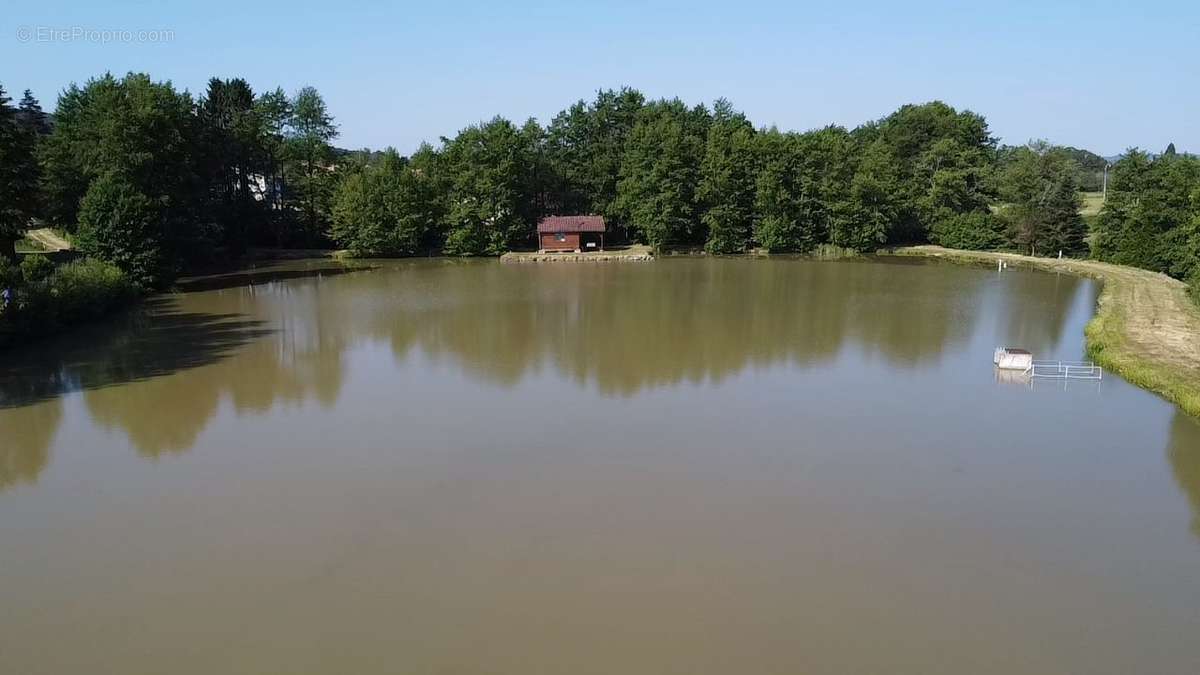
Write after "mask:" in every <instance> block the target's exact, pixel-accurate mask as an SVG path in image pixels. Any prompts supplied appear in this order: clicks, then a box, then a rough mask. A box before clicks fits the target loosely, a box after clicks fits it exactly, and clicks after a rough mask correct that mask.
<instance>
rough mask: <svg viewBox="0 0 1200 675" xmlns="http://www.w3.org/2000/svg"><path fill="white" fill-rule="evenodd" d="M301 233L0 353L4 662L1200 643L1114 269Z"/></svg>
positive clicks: (1069, 649) (976, 665)
mask: <svg viewBox="0 0 1200 675" xmlns="http://www.w3.org/2000/svg"><path fill="white" fill-rule="evenodd" d="M372 265H373V267H372V268H371V269H368V270H364V271H355V272H352V273H347V274H338V273H337V272H338V271H339V270H337V269H334V268H331V267H330V265H329V264H328V263H313V262H301V263H288V264H286V265H280V266H278V267H273V268H266V269H261V270H257V271H255V272H253V273H250V274H239V275H228V276H226V277H223V278H217V279H208V280H204V281H202V282H197V283H195V284H193V285H191V286H189V288H192V289H193V290H191V291H189V292H186V293H181V294H177V295H173V296H165V297H162V298H157V299H154V300H152V301H151V302H149V303H147V305H146V306H145V307H143V308H141V309H139V310H138V311H135V312H131V313H129V314H128V315H126V316H123V317H120V318H118V319H115V320H113V321H109V322H106V323H105V324H102V325H97V326H93V327H90V328H88V329H86V330H80V331H76V332H75V333H74V334H73V335H71V336H68V337H66V338H63V339H59V340H54V341H49V342H48V343H46V344H44V345H42V346H41V347H40V348H39V349H34V350H24V351H19V352H7V353H4V354H3V355H0V358H3V361H2V362H0V672H3V673H14V674H16V673H20V674H21V675H32V674H41V673H47V674H48V673H54V674H60V673H75V672H78V673H89V675H96V674H98V673H113V674H121V675H134V674H139V673H147V674H149V673H155V674H158V673H177V674H191V673H197V674H199V673H204V674H211V673H246V674H251V673H253V674H256V675H258V674H264V673H430V674H434V673H489V674H496V673H500V674H509V673H511V674H518V673H519V674H530V673H547V674H549V673H572V674H589V673H596V674H600V673H624V674H640V673H646V674H650V673H653V674H662V673H691V674H706V673H714V674H716V673H720V674H727V673H913V674H918V673H920V674H937V673H945V674H955V675H958V674H961V673H975V674H979V673H997V674H1000V673H1003V674H1005V675H1012V674H1013V673H1114V674H1116V673H1122V674H1123V673H1165V674H1173V673H1179V674H1190V673H1196V672H1200V425H1197V424H1196V423H1195V422H1194V421H1193V420H1192V419H1191V418H1188V417H1186V416H1184V415H1182V414H1181V413H1179V412H1177V411H1176V409H1175V408H1174V407H1173V406H1171V405H1169V404H1167V403H1165V402H1164V401H1162V400H1161V399H1159V398H1157V397H1155V396H1154V395H1152V394H1149V393H1147V392H1144V391H1141V390H1139V389H1136V388H1134V387H1132V386H1130V385H1129V384H1127V383H1125V382H1123V381H1122V380H1120V379H1119V378H1117V377H1112V376H1108V375H1106V377H1105V379H1104V380H1103V381H1102V382H1101V383H1099V384H1096V383H1094V382H1072V383H1069V384H1066V385H1064V384H1063V383H1060V382H1039V383H1035V384H1034V385H1033V386H1030V385H1029V384H1026V383H1022V382H1016V383H1009V382H998V381H997V380H996V378H995V376H994V374H993V371H992V364H991V355H992V348H993V347H995V346H997V345H1014V346H1023V347H1026V348H1029V349H1031V350H1032V351H1033V352H1034V353H1035V354H1036V355H1037V356H1038V358H1061V359H1075V358H1081V357H1082V353H1083V327H1084V324H1085V323H1086V321H1087V319H1088V318H1089V317H1090V315H1091V314H1092V312H1093V308H1094V304H1095V300H1096V297H1097V293H1098V290H1099V288H1098V286H1097V285H1096V284H1095V283H1094V282H1091V281H1087V280H1082V279H1078V278H1075V277H1070V276H1060V275H1055V274H1050V273H1043V272H1032V271H1009V272H1005V273H1003V274H998V273H997V272H996V271H994V270H989V269H985V268H974V267H961V266H954V265H947V264H938V263H931V262H925V261H899V260H878V261H855V262H845V261H843V262H810V261H799V260H702V259H681V260H659V261H656V262H652V263H644V264H611V265H582V264H581V265H558V266H556V265H512V266H506V265H501V264H499V263H497V262H495V261H490V260H488V261H465V262H460V261H445V260H432V261H430V260H422V261H398V262H379V263H373V264H372Z"/></svg>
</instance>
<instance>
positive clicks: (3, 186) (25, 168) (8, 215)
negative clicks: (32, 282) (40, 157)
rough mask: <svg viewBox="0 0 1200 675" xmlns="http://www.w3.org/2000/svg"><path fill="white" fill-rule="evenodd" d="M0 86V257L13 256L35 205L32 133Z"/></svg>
mask: <svg viewBox="0 0 1200 675" xmlns="http://www.w3.org/2000/svg"><path fill="white" fill-rule="evenodd" d="M11 101H12V99H10V98H9V97H7V96H6V95H5V93H4V87H2V86H0V259H8V260H16V257H17V253H16V241H17V239H18V238H20V235H21V232H23V231H24V230H25V228H26V226H27V225H28V224H29V219H30V218H32V217H33V216H34V211H35V209H36V206H37V200H36V197H35V196H36V194H37V175H38V174H37V163H36V161H35V159H34V143H35V136H34V133H33V132H32V131H31V129H30V128H29V127H27V126H26V125H24V124H22V123H21V121H20V118H19V117H18V110H17V109H14V108H13V107H12V106H11V105H9V103H10V102H11Z"/></svg>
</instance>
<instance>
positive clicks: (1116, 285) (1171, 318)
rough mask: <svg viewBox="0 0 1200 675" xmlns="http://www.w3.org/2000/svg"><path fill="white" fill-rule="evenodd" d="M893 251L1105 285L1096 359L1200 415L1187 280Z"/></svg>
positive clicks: (1195, 325) (963, 254) (1019, 259)
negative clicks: (1077, 277)
mask: <svg viewBox="0 0 1200 675" xmlns="http://www.w3.org/2000/svg"><path fill="white" fill-rule="evenodd" d="M893 253H895V254H896V255H910V256H923V257H931V258H940V259H943V260H949V261H951V262H961V263H971V264H986V265H989V266H994V265H995V264H996V261H997V260H1005V261H1007V262H1008V263H1009V265H1012V266H1025V267H1033V268H1038V269H1046V270H1052V271H1057V272H1068V273H1070V274H1078V275H1081V276H1086V277H1091V278H1093V279H1098V280H1100V281H1102V282H1103V283H1104V288H1103V290H1102V291H1101V293H1100V301H1099V306H1098V307H1097V309H1096V316H1095V317H1093V318H1092V320H1091V321H1090V322H1089V323H1088V325H1087V328H1086V330H1085V332H1086V335H1087V350H1088V354H1089V356H1090V357H1091V358H1092V359H1093V360H1095V361H1096V363H1098V364H1100V365H1102V366H1104V367H1105V368H1107V369H1109V370H1111V371H1113V372H1116V373H1118V374H1119V375H1121V377H1124V378H1125V379H1126V380H1128V381H1130V382H1132V383H1134V384H1136V385H1138V386H1139V387H1142V388H1144V389H1148V390H1150V391H1153V392H1155V393H1158V394H1160V395H1162V396H1163V397H1164V398H1166V399H1167V400H1169V401H1172V402H1173V403H1175V404H1177V405H1178V406H1179V407H1180V408H1182V409H1183V410H1184V411H1186V412H1187V413H1188V414H1190V415H1193V416H1196V417H1200V308H1198V307H1197V306H1196V304H1195V303H1194V302H1193V301H1192V299H1191V298H1190V297H1189V296H1188V293H1187V286H1186V285H1185V284H1184V283H1183V282H1181V281H1178V280H1176V279H1172V278H1170V277H1168V276H1166V275H1163V274H1158V273H1155V272H1149V271H1146V270H1141V269H1136V268H1133V267H1124V266H1121V265H1110V264H1108V263H1101V262H1095V261H1091V260H1071V259H1064V260H1058V259H1055V258H1034V257H1031V256H1025V255H1016V254H1011V253H988V252H981V251H956V250H952V249H946V248H941V247H938V246H913V247H907V248H900V249H896V250H895V251H893Z"/></svg>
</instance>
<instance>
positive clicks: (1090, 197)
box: [1079, 192, 1104, 218]
mask: <svg viewBox="0 0 1200 675" xmlns="http://www.w3.org/2000/svg"><path fill="white" fill-rule="evenodd" d="M1079 196H1080V197H1081V198H1083V206H1081V207H1080V209H1079V214H1080V215H1081V216H1083V217H1084V218H1090V217H1092V216H1097V215H1100V209H1101V208H1103V207H1104V193H1103V192H1080V193H1079Z"/></svg>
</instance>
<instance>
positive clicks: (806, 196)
mask: <svg viewBox="0 0 1200 675" xmlns="http://www.w3.org/2000/svg"><path fill="white" fill-rule="evenodd" d="M1080 153H1082V151H1078V150H1075V149H1072V148H1055V147H1051V146H1049V145H1047V144H1045V143H1034V144H1031V145H1029V146H1024V147H1019V148H1009V147H998V144H997V141H996V139H995V138H994V137H993V136H992V135H991V133H990V132H989V130H988V126H987V122H986V121H985V120H984V118H983V117H981V116H979V115H977V114H975V113H972V112H969V111H958V110H955V109H954V108H952V107H950V106H948V105H946V104H944V103H941V102H932V103H927V104H923V105H908V106H904V107H902V108H901V109H899V110H897V111H896V112H895V113H893V114H891V115H889V116H888V117H885V118H883V119H881V120H878V121H875V122H870V123H868V124H865V125H862V126H860V127H858V128H855V129H853V130H847V129H845V128H843V127H839V126H829V127H825V128H823V129H817V130H813V131H806V132H784V131H780V130H778V129H775V128H769V129H758V128H755V126H754V125H753V124H752V123H751V122H750V120H748V119H747V118H746V116H745V115H743V114H742V113H740V112H738V111H737V110H735V109H734V107H733V106H732V105H731V104H730V103H729V102H728V101H726V100H724V99H719V100H718V101H717V102H716V103H715V104H714V105H713V106H712V108H711V109H709V108H707V107H705V106H702V105H701V106H692V107H689V106H687V105H685V104H684V103H683V102H682V101H679V100H678V99H671V100H657V101H647V100H646V99H645V97H644V96H643V95H642V94H641V93H639V92H637V91H635V90H631V89H622V90H620V91H601V92H599V93H598V94H597V96H596V98H595V100H594V101H591V102H585V101H579V102H577V103H575V104H574V105H572V106H571V107H570V108H568V109H567V110H564V111H563V112H561V113H559V114H558V115H556V116H555V117H554V119H553V120H551V122H550V123H549V124H548V125H547V126H545V127H542V126H541V125H539V124H538V123H537V121H536V120H529V121H527V122H525V123H524V124H523V125H521V126H517V125H516V124H513V123H512V122H510V121H508V120H505V119H502V118H495V119H492V120H491V121H488V122H483V123H480V124H476V125H472V126H470V127H468V128H466V129H464V130H463V131H461V132H460V133H459V134H458V135H457V136H455V137H454V138H443V139H441V144H440V146H438V147H433V146H430V145H424V146H422V147H421V148H420V149H419V150H418V151H417V152H416V153H414V154H413V156H412V157H410V158H404V157H401V156H400V155H399V154H398V153H396V152H395V151H393V150H389V151H387V152H385V153H384V154H383V155H382V156H378V157H373V156H368V155H366V154H361V155H356V156H355V157H353V158H347V159H348V161H346V162H344V163H343V164H342V165H340V166H339V167H338V173H339V175H340V176H341V177H342V180H340V182H339V187H338V189H337V192H336V194H335V197H334V206H333V212H332V227H331V234H332V238H333V239H334V240H335V241H336V242H337V244H338V245H340V246H343V247H345V248H348V249H349V250H351V251H352V252H354V253H357V254H361V255H411V254H415V253H426V252H429V253H447V254H454V255H481V254H483V255H487V254H496V253H500V252H502V251H504V250H507V249H509V248H512V247H520V246H529V245H532V244H533V242H534V234H533V233H534V226H535V223H536V221H537V219H538V217H540V216H542V215H546V214H568V213H596V214H601V215H603V216H605V218H606V220H607V221H608V222H609V223H610V225H612V226H613V227H614V228H615V229H616V231H617V234H618V235H624V236H625V237H627V238H628V239H630V240H633V241H639V242H643V243H646V244H649V245H651V246H653V247H655V248H660V249H661V248H673V249H680V248H682V249H697V250H698V249H701V248H703V249H704V250H706V251H708V252H710V253H740V252H745V251H749V250H752V249H763V250H766V251H770V252H798V253H803V252H808V251H812V250H814V249H817V248H818V247H821V246H826V245H832V246H835V247H839V248H842V249H848V250H853V251H873V250H876V249H878V248H880V247H881V246H887V245H893V244H904V243H920V242H927V241H932V242H935V243H940V244H944V245H946V246H954V247H964V248H998V247H1011V248H1021V249H1023V250H1025V251H1027V252H1034V253H1054V254H1057V252H1058V251H1060V250H1061V251H1063V252H1064V253H1066V254H1071V255H1078V254H1081V253H1084V252H1086V235H1087V225H1086V224H1085V223H1084V222H1083V220H1082V219H1081V218H1080V217H1079V214H1078V210H1079V196H1078V192H1079V189H1080V183H1081V180H1082V177H1083V176H1084V175H1085V174H1086V172H1087V170H1086V169H1084V168H1083V167H1081V165H1080V164H1079V162H1078V161H1076V159H1075V158H1076V156H1078V155H1080ZM1086 154H1089V155H1090V153H1086ZM1092 156H1093V157H1094V155H1092Z"/></svg>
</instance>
